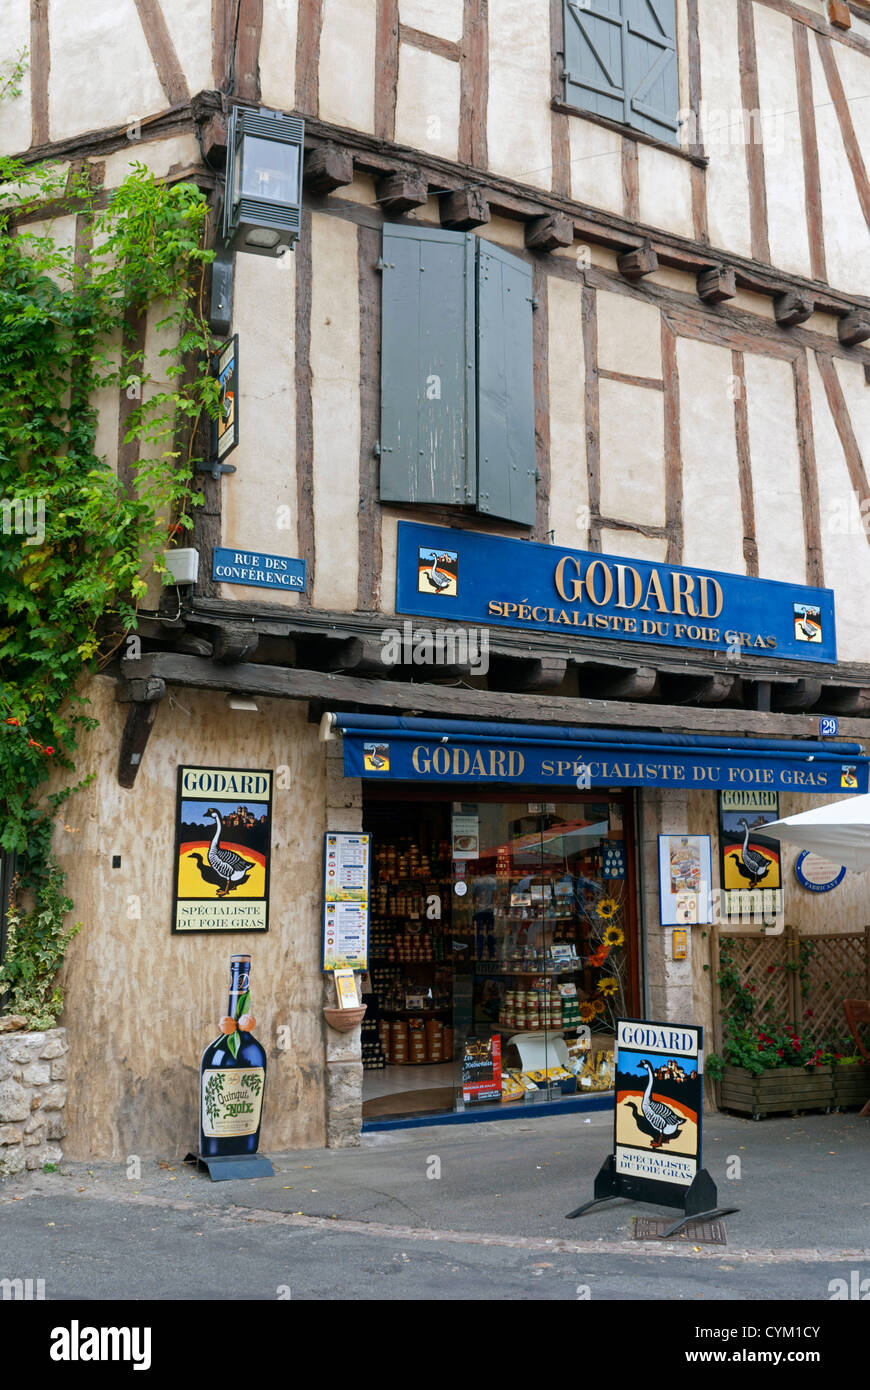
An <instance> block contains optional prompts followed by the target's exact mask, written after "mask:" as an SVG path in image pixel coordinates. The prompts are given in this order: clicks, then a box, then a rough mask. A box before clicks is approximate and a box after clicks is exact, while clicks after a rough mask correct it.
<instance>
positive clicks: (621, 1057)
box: [614, 1019, 704, 1202]
mask: <svg viewBox="0 0 870 1390" xmlns="http://www.w3.org/2000/svg"><path fill="white" fill-rule="evenodd" d="M701 1047H702V1033H701V1029H700V1028H695V1027H684V1026H682V1025H680V1024H674V1023H650V1022H643V1021H639V1020H634V1019H618V1020H617V1033H616V1058H615V1066H616V1107H615V1121H614V1123H615V1136H614V1137H615V1155H616V1172H617V1173H621V1174H624V1175H625V1177H626V1178H631V1179H636V1180H638V1181H640V1182H643V1181H644V1180H648V1181H649V1182H650V1183H655V1182H664V1183H675V1184H678V1185H679V1186H681V1187H688V1186H689V1185H690V1184H691V1183H692V1182H693V1181H694V1179H695V1177H696V1175H697V1174H698V1172H699V1171H700V1168H701V1114H702V1110H703V1084H704V1083H703V1061H702V1051H701ZM635 1195H638V1196H643V1198H644V1200H646V1201H652V1202H654V1201H656V1200H657V1199H656V1196H655V1194H654V1191H653V1193H652V1195H645V1194H644V1192H643V1190H642V1188H639V1189H637V1191H636V1193H635Z"/></svg>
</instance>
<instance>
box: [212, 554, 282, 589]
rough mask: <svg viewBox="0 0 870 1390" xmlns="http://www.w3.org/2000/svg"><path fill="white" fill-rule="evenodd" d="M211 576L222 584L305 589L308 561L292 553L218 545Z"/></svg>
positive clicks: (259, 587) (213, 557) (213, 555)
mask: <svg viewBox="0 0 870 1390" xmlns="http://www.w3.org/2000/svg"><path fill="white" fill-rule="evenodd" d="M211 577H212V579H216V580H217V581H218V583H220V584H246V585H248V586H249V587H251V588H254V589H280V590H282V591H283V592H284V593H297V594H301V593H304V592H305V561H304V560H296V559H294V558H293V556H291V555H266V554H265V552H264V551H262V550H230V549H226V548H224V547H221V546H215V548H214V550H213V551H212V556H211Z"/></svg>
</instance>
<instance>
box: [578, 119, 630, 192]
mask: <svg viewBox="0 0 870 1390" xmlns="http://www.w3.org/2000/svg"><path fill="white" fill-rule="evenodd" d="M568 133H569V139H570V146H571V196H572V197H573V198H576V200H577V202H578V203H588V204H589V205H590V206H591V207H596V208H608V209H609V210H610V211H611V212H618V213H619V214H620V216H621V215H622V203H623V195H622V136H621V135H619V134H617V132H616V131H615V130H607V129H606V128H605V127H604V126H600V125H595V124H594V122H593V121H584V120H583V119H582V118H581V117H580V116H569V117H568Z"/></svg>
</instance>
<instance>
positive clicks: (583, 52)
mask: <svg viewBox="0 0 870 1390" xmlns="http://www.w3.org/2000/svg"><path fill="white" fill-rule="evenodd" d="M671 3H673V0H671ZM622 21H623V15H622V0H586V3H585V4H583V3H581V0H565V100H566V101H567V102H570V103H571V105H574V106H579V107H581V108H582V109H583V110H584V111H594V112H595V114H596V115H598V116H609V117H610V119H611V120H612V121H625V120H626V111H625V91H624V82H623V53H622Z"/></svg>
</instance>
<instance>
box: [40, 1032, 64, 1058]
mask: <svg viewBox="0 0 870 1390" xmlns="http://www.w3.org/2000/svg"><path fill="white" fill-rule="evenodd" d="M66 1052H69V1043H68V1042H67V1040H66V1029H65V1028H58V1029H57V1031H56V1032H55V1033H53V1034H52V1035H51V1037H50V1038H49V1039H48V1042H47V1043H46V1044H45V1047H44V1048H43V1049H42V1051H41V1052H40V1054H39V1055H40V1057H42V1058H43V1059H44V1060H46V1061H50V1060H51V1059H52V1058H53V1057H63V1055H64V1053H66Z"/></svg>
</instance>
